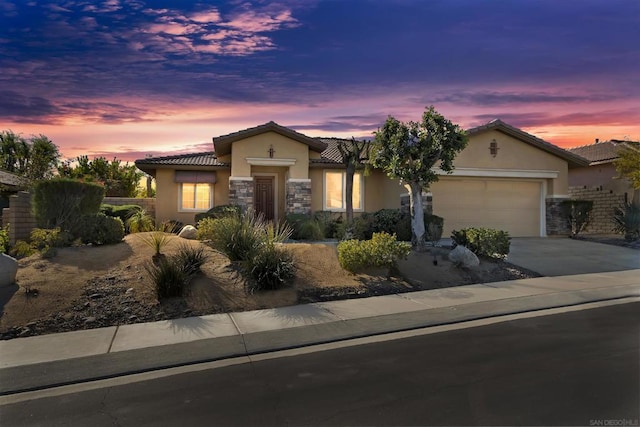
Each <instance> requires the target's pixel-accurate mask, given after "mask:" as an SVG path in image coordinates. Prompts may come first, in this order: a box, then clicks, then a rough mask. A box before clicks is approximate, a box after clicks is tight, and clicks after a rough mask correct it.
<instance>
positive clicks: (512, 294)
mask: <svg viewBox="0 0 640 427" xmlns="http://www.w3.org/2000/svg"><path fill="white" fill-rule="evenodd" d="M638 296H640V270H629V271H620V272H610V273H598V274H580V275H573V276H562V277H542V278H536V279H523V280H513V281H506V282H496V283H488V284H478V285H470V286H460V287H455V288H446V289H438V290H430V291H421V292H410V293H403V294H396V295H387V296H381V297H372V298H363V299H353V300H343V301H332V302H323V303H314V304H305V305H299V306H290V307H282V308H277V309H268V310H257V311H248V312H239V313H228V314H214V315H209V316H201V317H192V318H186V319H176V320H170V321H160V322H153V323H140V324H133V325H123V326H117V327H116V326H114V327H108V328H100V329H92V330H86V331H77V332H67V333H62V334H52V335H43V336H38V337H29V338H17V339H13V340H9V341H0V395H2V394H11V393H16V392H20V391H27V390H36V389H41V388H46V387H51V386H56V385H63V384H70V383H74V382H80V381H87V380H94V379H100V378H108V377H113V376H118V375H123V374H129V373H135V372H144V371H149V370H154V369H161V368H167V367H172V366H179V365H183V364H192V363H198V362H205V361H212V360H218V359H224V358H230V357H236V356H246V355H251V354H257V353H263V352H269V351H276V350H282V349H287V348H294V347H300V346H306V345H312V344H320V343H326V342H332V341H339V340H346V339H350V338H357V337H365V336H370V335H376V334H384V333H389V332H396V331H402V330H409V329H417V328H423V327H429V326H435V325H442V324H449V323H457V322H463V321H468V320H474V319H482V318H488V317H494V316H501V315H507V314H514V313H522V312H527V311H535V310H542V309H547V308H555V307H562V306H568V305H576V304H583V303H589V302H595V301H603V300H610V299H617V298H631V297H638Z"/></svg>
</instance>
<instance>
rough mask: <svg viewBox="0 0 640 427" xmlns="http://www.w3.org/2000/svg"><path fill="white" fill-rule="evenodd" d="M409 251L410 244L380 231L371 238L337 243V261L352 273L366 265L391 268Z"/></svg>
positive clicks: (366, 266)
mask: <svg viewBox="0 0 640 427" xmlns="http://www.w3.org/2000/svg"><path fill="white" fill-rule="evenodd" d="M410 252H411V244H409V243H406V242H398V241H397V240H396V236H395V235H392V234H389V233H385V232H380V233H374V234H373V236H372V237H371V240H356V239H350V240H344V241H342V242H340V243H339V244H338V261H339V262H340V265H341V266H342V268H344V269H345V270H347V271H350V272H352V273H355V272H357V271H361V270H363V269H365V268H368V267H378V268H392V267H394V266H395V265H396V264H397V262H398V260H399V259H403V258H406V257H407V256H408V255H409V253H410Z"/></svg>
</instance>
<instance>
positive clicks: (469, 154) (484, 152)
mask: <svg viewBox="0 0 640 427" xmlns="http://www.w3.org/2000/svg"><path fill="white" fill-rule="evenodd" d="M494 139H495V140H496V142H497V143H498V154H497V156H496V157H493V156H492V155H491V153H490V152H489V144H490V143H491V141H493V140H494ZM453 164H454V166H455V167H456V168H476V169H511V170H544V171H556V172H558V177H557V178H552V179H547V196H566V195H567V191H568V164H567V162H566V160H563V159H561V158H559V157H557V156H555V155H553V154H550V153H547V152H545V151H542V150H541V149H539V148H536V147H533V146H531V145H529V144H527V143H525V142H522V141H520V140H518V139H516V138H513V137H511V136H509V135H505V134H504V133H502V132H499V131H496V130H491V131H487V132H483V133H480V134H476V135H473V136H471V137H470V138H469V144H468V145H467V147H466V148H465V149H464V150H462V152H460V153H459V154H458V156H457V157H456V158H455V160H454V161H453Z"/></svg>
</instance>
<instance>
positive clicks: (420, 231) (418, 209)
mask: <svg viewBox="0 0 640 427" xmlns="http://www.w3.org/2000/svg"><path fill="white" fill-rule="evenodd" d="M409 189H410V190H411V191H410V192H409V203H410V205H411V231H413V237H412V239H411V243H412V244H413V246H414V247H415V248H416V250H417V251H419V252H422V251H425V250H426V247H425V243H424V210H423V209H422V187H421V186H420V185H419V184H418V183H416V182H410V183H409Z"/></svg>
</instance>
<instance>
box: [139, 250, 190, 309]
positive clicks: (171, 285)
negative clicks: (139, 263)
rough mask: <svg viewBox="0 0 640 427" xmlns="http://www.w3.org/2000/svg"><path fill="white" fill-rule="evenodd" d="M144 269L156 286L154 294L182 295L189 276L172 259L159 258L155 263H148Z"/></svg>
mask: <svg viewBox="0 0 640 427" xmlns="http://www.w3.org/2000/svg"><path fill="white" fill-rule="evenodd" d="M145 269H146V270H147V273H149V276H150V277H151V280H152V281H153V284H154V285H155V288H156V295H157V296H158V299H160V298H170V297H179V296H182V295H183V293H184V291H185V288H186V287H187V285H188V284H189V281H190V280H191V277H190V275H189V274H187V272H186V271H185V270H184V269H183V268H182V265H180V264H179V263H178V262H176V261H175V260H174V259H164V258H162V259H160V261H159V262H158V263H157V264H155V263H148V264H146V265H145Z"/></svg>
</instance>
